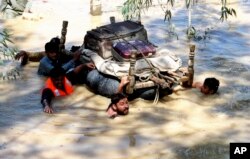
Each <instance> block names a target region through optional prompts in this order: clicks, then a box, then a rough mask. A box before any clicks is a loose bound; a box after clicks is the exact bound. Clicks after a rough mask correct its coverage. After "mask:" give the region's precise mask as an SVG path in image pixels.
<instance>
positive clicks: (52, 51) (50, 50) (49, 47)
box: [45, 41, 59, 60]
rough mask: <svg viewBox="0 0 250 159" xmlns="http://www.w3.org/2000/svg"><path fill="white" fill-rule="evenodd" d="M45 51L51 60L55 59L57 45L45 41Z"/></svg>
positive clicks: (56, 56) (57, 51)
mask: <svg viewBox="0 0 250 159" xmlns="http://www.w3.org/2000/svg"><path fill="white" fill-rule="evenodd" d="M45 53H46V54H47V56H48V58H50V59H51V60H57V58H58V55H59V54H58V53H59V45H58V44H57V43H54V42H51V41H50V42H47V43H46V44H45Z"/></svg>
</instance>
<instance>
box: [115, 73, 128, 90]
mask: <svg viewBox="0 0 250 159" xmlns="http://www.w3.org/2000/svg"><path fill="white" fill-rule="evenodd" d="M128 83H129V79H128V76H123V77H122V78H121V82H120V84H119V86H118V89H117V93H122V92H123V88H124V86H125V85H127V84H128Z"/></svg>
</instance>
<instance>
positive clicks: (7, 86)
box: [0, 0, 250, 159]
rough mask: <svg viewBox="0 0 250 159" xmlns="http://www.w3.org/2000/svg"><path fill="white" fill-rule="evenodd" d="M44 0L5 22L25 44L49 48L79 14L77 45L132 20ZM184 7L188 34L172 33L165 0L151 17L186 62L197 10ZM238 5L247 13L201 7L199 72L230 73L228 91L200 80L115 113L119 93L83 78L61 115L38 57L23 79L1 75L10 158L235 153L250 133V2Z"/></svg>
mask: <svg viewBox="0 0 250 159" xmlns="http://www.w3.org/2000/svg"><path fill="white" fill-rule="evenodd" d="M34 2H36V3H34V5H33V7H34V8H35V7H37V6H36V5H40V7H38V8H40V9H37V10H34V11H33V15H31V17H32V16H34V15H35V16H36V18H34V19H33V20H31V19H29V18H27V19H22V18H21V17H19V18H16V19H12V20H1V21H0V23H1V25H3V26H5V27H7V28H8V29H10V30H11V31H12V33H13V34H14V38H15V39H14V41H15V45H16V46H17V47H18V48H19V49H24V50H28V51H34V50H39V51H40V50H43V47H44V44H45V43H46V42H47V41H48V40H49V39H50V38H51V37H54V36H60V34H61V33H60V32H61V25H62V21H63V20H68V21H69V26H68V33H67V42H66V43H67V47H70V46H71V45H81V44H82V41H83V37H84V35H85V33H86V31H87V30H89V29H91V28H95V27H96V26H99V25H102V24H107V23H108V21H109V16H111V15H116V18H117V21H119V20H121V19H122V16H121V15H120V14H119V13H117V12H108V11H107V12H105V13H103V15H102V16H96V17H92V16H90V15H89V14H88V13H89V4H88V3H87V2H83V1H80V0H72V1H70V2H67V1H66V0H65V1H60V5H57V3H58V2H57V1H56V0H50V1H34ZM107 4H110V3H107ZM178 4H179V3H178ZM52 6H53V7H52ZM177 6H178V7H176V8H175V9H174V10H173V14H174V16H173V25H175V33H177V34H178V40H177V38H176V37H175V36H170V32H169V30H168V27H167V24H166V23H164V21H163V14H162V12H161V11H160V10H161V8H160V7H155V8H151V9H150V10H149V11H148V12H147V14H145V15H143V17H142V22H143V24H144V25H145V27H146V29H147V30H148V35H149V38H150V40H151V41H152V42H153V43H155V44H157V45H159V46H160V47H166V48H168V49H169V50H170V51H171V52H173V53H175V54H177V55H178V56H180V57H181V58H182V59H183V64H184V65H186V64H187V59H188V56H187V55H188V44H189V43H188V41H187V40H186V37H185V28H186V26H187V11H186V9H185V8H183V5H181V4H179V5H177ZM233 6H234V7H237V8H236V9H237V14H238V16H237V18H231V19H229V21H228V22H225V23H221V22H220V21H219V13H218V11H219V9H220V6H219V5H216V4H206V5H203V4H202V5H201V4H197V5H196V7H194V10H193V25H194V26H196V29H197V30H198V31H199V35H200V36H201V37H203V39H201V40H200V41H195V42H193V43H195V44H196V46H197V49H196V57H195V80H196V81H200V80H203V79H204V78H205V77H207V76H214V77H216V78H218V79H220V81H221V87H220V89H219V92H218V94H215V95H212V96H203V95H202V94H200V92H199V91H197V90H194V89H190V90H185V91H181V92H179V93H178V94H172V95H170V96H167V97H165V98H163V99H161V100H160V101H159V102H158V104H157V105H152V103H153V102H152V101H144V100H141V99H137V100H135V101H132V102H131V103H130V104H131V108H130V114H129V115H128V116H126V117H118V118H116V119H114V120H111V119H108V118H107V116H106V113H105V109H106V107H107V106H108V104H109V99H108V98H105V97H102V96H99V95H95V94H93V93H92V92H91V91H89V90H88V89H86V87H85V86H78V87H77V88H76V91H75V93H74V94H73V95H72V96H70V97H68V98H66V99H59V100H57V101H56V102H55V103H54V105H55V109H56V113H55V114H53V115H47V114H44V113H43V112H42V109H41V104H40V89H41V88H42V86H43V83H44V79H42V78H40V77H38V76H37V74H36V70H37V64H36V63H29V64H28V65H27V66H26V67H24V68H22V72H21V76H22V78H21V79H20V80H16V81H5V82H3V81H1V82H0V90H1V91H0V132H1V135H0V158H4V159H9V158H18V159H24V158H36V159H37V158H39V159H43V158H44V159H45V158H55V159H56V158H67V159H71V158H72V159H77V158H79V159H80V158H81V159H82V158H95V159H110V158H126V159H127V158H131V159H132V158H133V159H187V158H188V159H198V158H199V159H228V158H229V143H230V142H249V134H250V128H249V127H250V124H249V112H250V108H249V106H250V104H249V103H250V82H249V81H250V74H249V68H250V64H249V63H250V55H249V50H250V48H249V46H250V45H249V40H250V34H249V33H250V30H249V28H250V26H249V24H250V23H249V19H247V17H249V13H248V10H249V8H250V2H248V1H244V2H243V1H239V2H238V3H233ZM108 7H109V6H106V5H105V6H104V9H106V8H108ZM113 8H115V7H113ZM115 9H116V8H115ZM205 30H206V31H208V34H207V36H206V38H204V37H205V36H204V35H205V33H204V32H205Z"/></svg>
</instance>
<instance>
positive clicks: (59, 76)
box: [49, 66, 65, 89]
mask: <svg viewBox="0 0 250 159" xmlns="http://www.w3.org/2000/svg"><path fill="white" fill-rule="evenodd" d="M49 77H51V79H52V82H53V84H54V85H55V87H56V88H60V89H64V88H63V82H64V77H65V71H64V69H63V68H62V67H60V66H55V67H54V68H53V69H52V70H51V71H50V73H49Z"/></svg>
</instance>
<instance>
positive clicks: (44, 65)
mask: <svg viewBox="0 0 250 159" xmlns="http://www.w3.org/2000/svg"><path fill="white" fill-rule="evenodd" d="M56 65H61V67H62V68H63V69H64V70H65V72H66V73H68V72H70V71H72V70H73V69H74V67H75V62H74V60H69V61H67V62H65V63H64V62H63V61H62V60H61V59H59V60H57V61H52V60H51V59H49V58H48V57H47V56H44V57H43V58H42V59H41V60H40V64H39V67H38V74H39V75H43V76H49V72H50V71H51V70H52V69H53V68H54V67H55V66H56Z"/></svg>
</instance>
